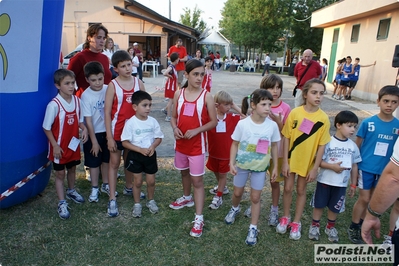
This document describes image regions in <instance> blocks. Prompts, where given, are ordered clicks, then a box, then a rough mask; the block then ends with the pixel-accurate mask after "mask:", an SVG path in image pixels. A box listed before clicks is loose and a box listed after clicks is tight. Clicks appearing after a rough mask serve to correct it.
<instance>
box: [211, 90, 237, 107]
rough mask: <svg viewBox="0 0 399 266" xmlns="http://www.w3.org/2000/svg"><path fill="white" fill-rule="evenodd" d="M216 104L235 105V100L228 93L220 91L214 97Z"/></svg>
mask: <svg viewBox="0 0 399 266" xmlns="http://www.w3.org/2000/svg"><path fill="white" fill-rule="evenodd" d="M213 99H214V101H215V103H219V104H220V103H227V104H229V103H233V98H232V97H231V96H230V94H228V93H227V92H226V91H218V92H217V93H216V94H215V96H213Z"/></svg>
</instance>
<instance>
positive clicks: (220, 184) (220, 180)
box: [215, 173, 227, 197]
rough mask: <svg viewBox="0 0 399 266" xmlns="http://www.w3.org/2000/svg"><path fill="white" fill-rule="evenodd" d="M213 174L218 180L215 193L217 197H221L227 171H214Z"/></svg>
mask: <svg viewBox="0 0 399 266" xmlns="http://www.w3.org/2000/svg"><path fill="white" fill-rule="evenodd" d="M215 176H216V180H217V181H218V192H217V194H216V195H217V196H218V197H222V196H223V190H224V187H225V186H226V183H227V173H224V174H221V173H215Z"/></svg>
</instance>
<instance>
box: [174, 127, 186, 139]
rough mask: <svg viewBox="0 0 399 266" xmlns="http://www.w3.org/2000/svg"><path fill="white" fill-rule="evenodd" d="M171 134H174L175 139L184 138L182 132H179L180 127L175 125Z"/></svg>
mask: <svg viewBox="0 0 399 266" xmlns="http://www.w3.org/2000/svg"><path fill="white" fill-rule="evenodd" d="M173 135H174V136H175V139H182V138H184V136H183V133H181V131H180V129H179V128H178V127H176V128H175V129H174V130H173Z"/></svg>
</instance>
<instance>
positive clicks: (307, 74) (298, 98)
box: [294, 49, 321, 107]
mask: <svg viewBox="0 0 399 266" xmlns="http://www.w3.org/2000/svg"><path fill="white" fill-rule="evenodd" d="M312 57H313V52H312V50H310V49H306V50H305V51H304V52H303V54H302V60H301V61H300V62H299V63H298V64H296V65H295V69H294V76H295V77H296V80H297V90H296V94H295V107H298V106H300V105H301V104H302V87H303V85H305V83H306V81H308V80H311V79H314V78H317V79H319V78H320V75H321V68H320V64H319V63H317V62H316V61H314V60H312Z"/></svg>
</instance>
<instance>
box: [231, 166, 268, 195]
mask: <svg viewBox="0 0 399 266" xmlns="http://www.w3.org/2000/svg"><path fill="white" fill-rule="evenodd" d="M249 174H251V188H252V189H255V190H262V189H263V187H264V185H265V179H266V172H254V171H251V170H245V169H241V168H239V167H237V174H236V175H235V176H234V179H233V184H234V186H235V187H239V188H242V187H245V184H246V183H247V179H248V176H249Z"/></svg>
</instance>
